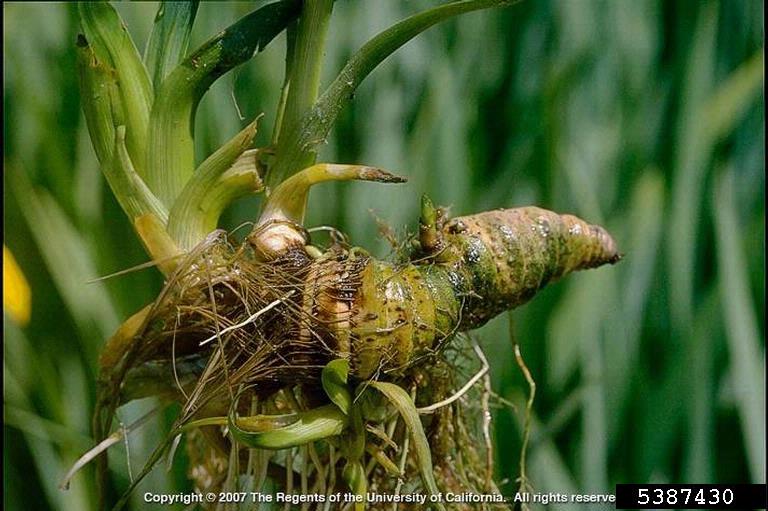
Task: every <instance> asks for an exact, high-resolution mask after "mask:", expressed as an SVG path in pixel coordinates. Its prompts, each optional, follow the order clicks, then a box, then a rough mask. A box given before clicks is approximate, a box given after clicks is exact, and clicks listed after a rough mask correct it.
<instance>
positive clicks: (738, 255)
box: [712, 169, 765, 482]
mask: <svg viewBox="0 0 768 511" xmlns="http://www.w3.org/2000/svg"><path fill="white" fill-rule="evenodd" d="M712 209H713V211H714V212H715V234H716V235H717V262H718V270H719V279H718V281H719V287H720V295H721V299H722V304H723V311H724V319H725V325H726V328H725V332H726V339H727V341H728V350H729V354H730V364H731V374H732V375H733V378H734V382H733V387H734V389H737V390H736V403H737V408H738V410H739V417H740V419H741V429H742V434H743V436H744V443H745V444H746V445H745V449H744V451H745V452H746V454H747V460H748V461H749V469H750V470H749V471H750V473H751V475H752V480H753V481H754V482H763V481H764V477H765V456H764V455H763V453H765V355H764V354H763V353H761V350H760V346H761V344H763V343H762V341H761V336H760V334H759V332H760V328H759V326H758V321H757V318H756V317H755V314H754V311H755V306H754V304H753V303H752V298H751V295H750V289H749V280H748V277H747V272H748V271H749V270H748V269H747V268H748V266H747V265H746V264H745V257H744V253H743V248H742V246H741V240H740V239H739V236H738V234H739V232H740V227H741V225H740V223H739V218H738V214H737V210H736V202H735V197H734V173H733V171H732V170H730V169H729V170H728V171H726V172H725V174H724V175H722V176H720V178H719V179H718V181H717V186H716V188H715V194H714V197H713V207H712Z"/></svg>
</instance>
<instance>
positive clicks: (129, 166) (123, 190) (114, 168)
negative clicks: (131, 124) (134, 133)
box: [101, 126, 168, 223]
mask: <svg viewBox="0 0 768 511" xmlns="http://www.w3.org/2000/svg"><path fill="white" fill-rule="evenodd" d="M125 138H126V133H125V126H118V127H117V129H116V130H115V148H114V149H113V151H112V162H110V163H108V164H105V165H102V166H101V167H102V170H103V172H104V175H105V176H106V178H107V182H108V183H109V186H110V187H111V188H112V192H113V193H114V194H115V197H116V198H117V201H118V202H119V203H120V206H121V207H122V208H123V211H125V214H126V215H128V218H130V219H131V221H135V220H136V219H137V218H139V217H141V216H143V215H147V214H151V215H154V216H156V217H157V218H159V219H160V220H161V222H163V223H165V222H167V220H168V211H166V209H165V207H164V206H163V205H162V204H161V203H160V201H159V200H158V199H157V197H155V196H154V195H153V194H152V192H151V191H149V188H147V185H146V184H145V183H144V181H142V180H141V178H140V177H139V175H138V174H137V173H136V171H135V170H134V166H133V162H132V161H131V156H130V155H129V154H128V150H127V149H126V147H125Z"/></svg>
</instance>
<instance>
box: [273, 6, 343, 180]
mask: <svg viewBox="0 0 768 511" xmlns="http://www.w3.org/2000/svg"><path fill="white" fill-rule="evenodd" d="M332 10H333V0H306V1H305V3H304V9H303V11H302V13H301V18H299V24H298V26H297V29H296V40H295V43H294V44H293V48H291V50H292V52H293V58H292V62H291V63H290V64H289V67H290V78H288V80H287V81H286V83H287V85H288V89H287V90H288V94H287V97H286V103H285V111H284V112H283V114H282V119H281V120H280V131H279V132H278V135H277V140H278V150H277V151H278V152H277V159H276V161H279V160H280V159H282V158H284V157H285V155H284V154H283V152H282V151H281V144H280V142H281V141H282V140H283V138H284V136H285V133H288V132H290V131H292V130H293V129H295V126H296V125H297V124H299V123H300V122H301V119H302V118H303V117H304V115H305V114H306V113H307V112H308V111H309V110H310V109H311V108H312V105H313V104H314V103H315V100H316V99H317V95H318V93H319V90H320V73H321V70H322V64H323V53H324V51H325V38H326V34H327V32H328V22H329V20H330V17H331V11H332ZM291 149H293V148H291ZM297 156H298V163H297V167H296V168H294V169H292V172H291V173H293V172H296V171H298V170H301V169H302V168H304V167H307V166H309V165H311V164H312V163H314V156H313V155H311V154H310V153H304V154H301V155H297ZM288 175H289V174H286V173H281V174H277V173H274V172H270V173H269V174H268V175H267V185H268V188H270V189H271V188H273V187H274V186H276V185H277V184H278V183H280V182H281V181H282V180H283V179H285V178H286V177H288Z"/></svg>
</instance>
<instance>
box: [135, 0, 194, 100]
mask: <svg viewBox="0 0 768 511" xmlns="http://www.w3.org/2000/svg"><path fill="white" fill-rule="evenodd" d="M199 4H200V2H199V1H198V0H192V1H188V2H178V1H176V2H168V1H164V2H161V3H160V7H159V8H158V10H157V15H156V16H155V24H154V26H153V27H152V34H151V35H150V36H149V42H148V43H147V49H146V51H145V54H144V61H145V62H146V64H147V69H148V70H149V73H150V74H151V75H152V84H153V85H154V87H155V89H159V88H160V84H161V83H162V81H163V79H164V78H165V77H166V75H167V74H168V73H170V72H171V71H172V70H173V68H174V67H176V65H177V64H178V63H179V62H181V60H182V59H183V58H184V55H185V54H186V52H187V46H189V34H190V32H192V25H193V24H194V22H195V15H196V14H197V7H198V5H199Z"/></svg>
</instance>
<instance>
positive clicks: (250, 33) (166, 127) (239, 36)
mask: <svg viewBox="0 0 768 511" xmlns="http://www.w3.org/2000/svg"><path fill="white" fill-rule="evenodd" d="M298 14H299V3H298V2H297V1H296V0H283V1H281V2H275V3H272V4H269V5H265V6H264V7H262V8H260V9H257V10H255V11H254V12H252V13H250V14H248V15H246V16H245V17H243V18H242V19H240V20H239V21H238V22H237V23H235V24H233V25H231V26H230V27H228V28H226V29H225V30H224V31H223V32H221V33H219V34H218V35H216V36H215V37H214V38H212V39H210V40H209V41H208V42H206V43H205V44H203V45H202V46H201V47H200V48H199V49H198V50H196V51H195V52H194V53H193V54H192V55H190V56H189V57H187V58H186V59H185V60H184V62H182V63H181V64H180V65H179V66H177V67H176V69H174V70H173V71H172V72H171V74H170V75H168V77H167V78H166V79H165V80H164V81H163V84H162V86H161V87H160V89H159V90H158V91H157V99H156V101H155V106H154V108H153V110H152V115H151V118H150V127H149V137H150V138H149V146H148V155H147V157H148V163H147V167H148V168H149V169H150V172H149V173H148V175H147V184H149V188H150V189H151V190H152V191H153V192H155V193H156V194H157V196H158V197H160V200H162V201H163V203H164V204H166V205H167V206H168V207H170V206H171V205H172V204H173V201H174V200H175V199H176V197H177V196H178V195H179V193H181V191H182V189H183V188H184V185H185V184H186V182H187V180H188V179H189V177H190V176H191V175H192V173H193V171H194V169H195V151H194V144H193V139H192V130H193V126H194V116H195V111H196V110H197V105H198V103H199V102H200V99H201V98H202V97H203V94H205V92H206V91H207V90H208V88H209V87H210V86H211V85H212V84H213V82H215V81H216V80H217V79H218V78H219V77H221V76H222V75H223V74H224V73H226V72H227V71H229V70H231V69H232V68H234V67H236V66H239V65H240V64H242V63H244V62H246V61H247V60H249V59H250V58H251V57H253V55H254V54H255V53H257V52H259V51H261V50H263V49H264V48H265V47H266V45H267V44H268V43H269V42H270V41H271V40H272V39H274V38H275V36H277V35H278V34H279V33H280V32H281V31H282V30H283V29H285V27H286V26H287V25H288V24H289V23H291V22H292V21H293V20H294V19H296V17H297V16H298Z"/></svg>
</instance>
